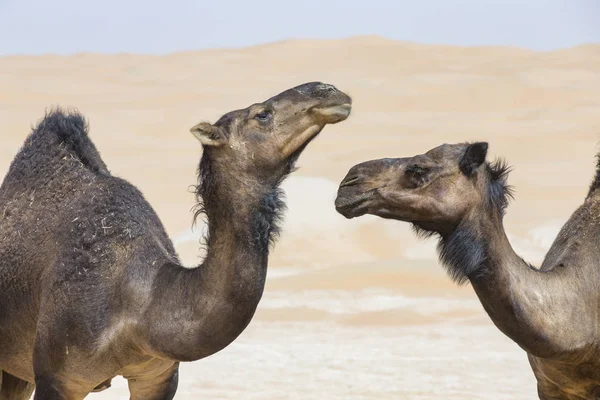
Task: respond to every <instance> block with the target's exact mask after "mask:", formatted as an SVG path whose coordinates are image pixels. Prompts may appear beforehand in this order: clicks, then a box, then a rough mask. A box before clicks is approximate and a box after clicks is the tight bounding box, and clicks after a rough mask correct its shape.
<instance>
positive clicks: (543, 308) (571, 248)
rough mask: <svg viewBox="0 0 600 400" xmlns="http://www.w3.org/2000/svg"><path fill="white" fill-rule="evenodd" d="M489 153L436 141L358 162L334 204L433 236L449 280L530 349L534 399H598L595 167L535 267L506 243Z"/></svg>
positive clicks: (499, 184)
mask: <svg viewBox="0 0 600 400" xmlns="http://www.w3.org/2000/svg"><path fill="white" fill-rule="evenodd" d="M486 154H487V143H473V144H456V145H443V146H440V147H437V148H435V149H432V150H430V151H428V152H427V153H425V154H421V155H417V156H414V157H409V158H398V159H383V160H376V161H368V162H365V163H362V164H359V165H357V166H355V167H353V168H352V169H351V170H350V171H349V173H348V175H347V176H346V178H345V179H344V181H343V182H342V183H341V184H340V189H339V192H338V198H337V199H336V207H337V209H338V211H339V212H340V213H341V214H343V215H345V216H346V217H348V218H352V217H357V216H360V215H363V214H374V215H378V216H381V217H384V218H392V219H397V220H400V221H406V222H410V223H412V224H413V225H414V226H415V227H416V228H417V230H418V232H420V233H422V234H423V233H425V235H426V236H427V235H429V234H435V235H438V236H439V239H440V240H439V245H438V250H439V255H440V259H441V261H442V263H443V264H444V266H446V268H447V269H448V271H449V273H450V276H451V277H452V278H453V279H454V280H455V281H458V282H464V281H467V280H469V281H470V282H471V284H472V285H473V288H474V289H475V292H476V293H477V295H478V296H479V299H480V300H481V303H482V304H483V307H484V308H485V310H486V311H487V313H488V314H489V316H490V318H491V319H492V321H493V322H494V324H495V325H496V326H497V327H498V328H499V329H500V330H501V331H502V332H503V333H505V334H506V335H507V336H508V337H510V338H511V339H512V340H514V341H515V342H516V343H517V344H518V345H519V346H521V347H522V348H523V349H524V350H525V351H526V352H527V353H528V355H529V360H530V363H531V366H532V369H533V372H534V374H535V376H536V378H537V382H538V393H539V397H540V399H543V400H551V399H552V400H559V399H560V400H578V399H598V398H600V397H599V395H600V361H599V360H600V348H599V342H600V332H599V331H598V326H599V323H600V317H599V314H598V310H599V308H598V305H599V304H600V268H598V266H599V265H600V246H599V245H598V244H599V238H600V218H599V216H600V192H598V191H597V190H596V189H597V188H598V187H599V183H598V177H599V176H600V164H599V167H598V171H597V172H596V178H595V180H594V183H592V185H591V189H590V193H589V195H588V196H587V198H586V199H585V200H584V203H583V205H582V206H581V207H580V208H579V209H577V210H576V211H575V213H574V214H573V215H572V216H571V218H570V219H569V221H567V223H566V224H565V226H564V227H563V228H562V230H561V231H560V233H559V234H558V237H557V238H556V240H555V241H554V244H553V245H552V247H551V248H550V250H549V252H548V254H547V255H546V257H545V259H544V262H543V264H542V266H541V268H540V269H536V268H534V267H532V266H531V265H530V264H528V263H526V262H525V261H523V259H521V257H519V256H518V255H517V254H516V253H515V252H514V250H513V249H512V247H511V245H510V243H509V241H508V239H507V237H506V234H505V232H504V227H503V223H502V219H503V216H504V210H505V208H506V205H507V204H508V200H509V199H510V198H511V196H512V195H511V191H510V188H509V187H508V186H507V184H506V179H507V174H508V168H507V167H506V164H504V163H502V162H495V163H488V162H486V161H485V157H486Z"/></svg>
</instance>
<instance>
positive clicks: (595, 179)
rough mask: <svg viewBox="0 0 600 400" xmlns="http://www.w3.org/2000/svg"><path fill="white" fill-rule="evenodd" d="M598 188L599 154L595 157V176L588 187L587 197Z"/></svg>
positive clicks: (599, 180) (599, 181)
mask: <svg viewBox="0 0 600 400" xmlns="http://www.w3.org/2000/svg"><path fill="white" fill-rule="evenodd" d="M598 188H600V153H598V154H597V155H596V175H595V176H594V180H593V181H592V184H591V185H590V191H589V192H588V195H587V197H590V196H591V195H592V193H594V192H595V191H596V189H598Z"/></svg>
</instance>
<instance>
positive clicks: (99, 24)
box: [0, 0, 600, 54]
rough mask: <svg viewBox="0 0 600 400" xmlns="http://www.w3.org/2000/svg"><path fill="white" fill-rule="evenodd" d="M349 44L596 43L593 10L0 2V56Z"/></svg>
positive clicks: (598, 8) (445, 2)
mask: <svg viewBox="0 0 600 400" xmlns="http://www.w3.org/2000/svg"><path fill="white" fill-rule="evenodd" d="M355 35H380V36H384V37H387V38H392V39H400V40H408V41H414V42H423V43H446V44H460V45H511V46H519V47H526V48H532V49H539V50H548V49H556V48H561V47H569V46H574V45H577V44H583V43H600V0H411V1H405V0H344V1H342V0H296V1H289V0H246V1H242V0H240V1H227V0H198V1H193V0H164V1H158V0H101V1H96V0H0V54H39V53H62V54H65V53H74V52H111V53H114V52H135V53H159V54H162V53H168V52H173V51H180V50H194V49H205V48H214V47H239V46H247V45H252V44H259V43H265V42H273V41H278V40H282V39H290V38H341V37H347V36H355Z"/></svg>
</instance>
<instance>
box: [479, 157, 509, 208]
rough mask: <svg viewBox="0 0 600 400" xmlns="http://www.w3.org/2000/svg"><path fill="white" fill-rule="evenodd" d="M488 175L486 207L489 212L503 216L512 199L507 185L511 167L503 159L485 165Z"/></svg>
mask: <svg viewBox="0 0 600 400" xmlns="http://www.w3.org/2000/svg"><path fill="white" fill-rule="evenodd" d="M485 169H486V171H487V175H488V177H489V178H488V179H489V181H488V189H487V199H486V200H487V201H486V202H487V205H488V208H489V209H490V211H497V212H499V213H500V216H504V212H505V211H506V207H507V206H508V203H509V202H510V200H512V199H513V198H514V193H513V189H512V187H511V186H510V185H508V183H507V179H508V174H509V173H510V171H511V167H510V166H509V165H508V164H507V163H506V161H505V160H503V159H497V160H495V161H493V162H491V163H486V164H485Z"/></svg>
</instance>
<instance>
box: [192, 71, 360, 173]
mask: <svg viewBox="0 0 600 400" xmlns="http://www.w3.org/2000/svg"><path fill="white" fill-rule="evenodd" d="M351 104H352V99H351V98H350V97H349V96H348V95H346V94H345V93H343V92H341V91H339V90H338V89H337V88H335V87H334V86H332V85H328V84H325V83H321V82H311V83H305V84H303V85H300V86H296V87H294V88H291V89H288V90H286V91H284V92H282V93H280V94H278V95H277V96H275V97H271V98H270V99H268V100H266V101H264V102H262V103H257V104H253V105H251V106H250V107H248V108H245V109H243V110H236V111H232V112H230V113H227V114H225V115H224V116H222V117H221V118H220V119H219V120H218V121H217V122H216V123H215V124H209V123H204V122H203V123H199V124H198V125H196V126H194V127H193V128H192V129H191V132H192V133H193V134H194V136H196V137H197V138H198V140H200V143H202V145H203V147H204V151H205V153H206V152H210V156H211V159H212V161H213V162H218V163H226V164H227V165H228V169H230V171H232V172H234V173H237V174H240V175H242V176H243V175H247V174H250V175H254V176H258V177H260V178H261V179H266V178H267V177H274V178H276V179H277V177H280V176H282V175H285V174H286V173H287V172H289V171H290V170H291V169H292V168H293V164H294V162H295V161H296V159H297V158H298V156H299V155H300V153H301V152H302V150H304V148H305V147H306V145H308V143H309V142H310V141H311V140H312V139H314V138H315V136H317V134H318V133H319V132H320V131H321V130H322V129H323V127H324V126H325V125H327V124H335V123H337V122H340V121H343V120H345V119H346V118H348V116H349V115H350V109H351ZM273 175H275V176H273Z"/></svg>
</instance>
